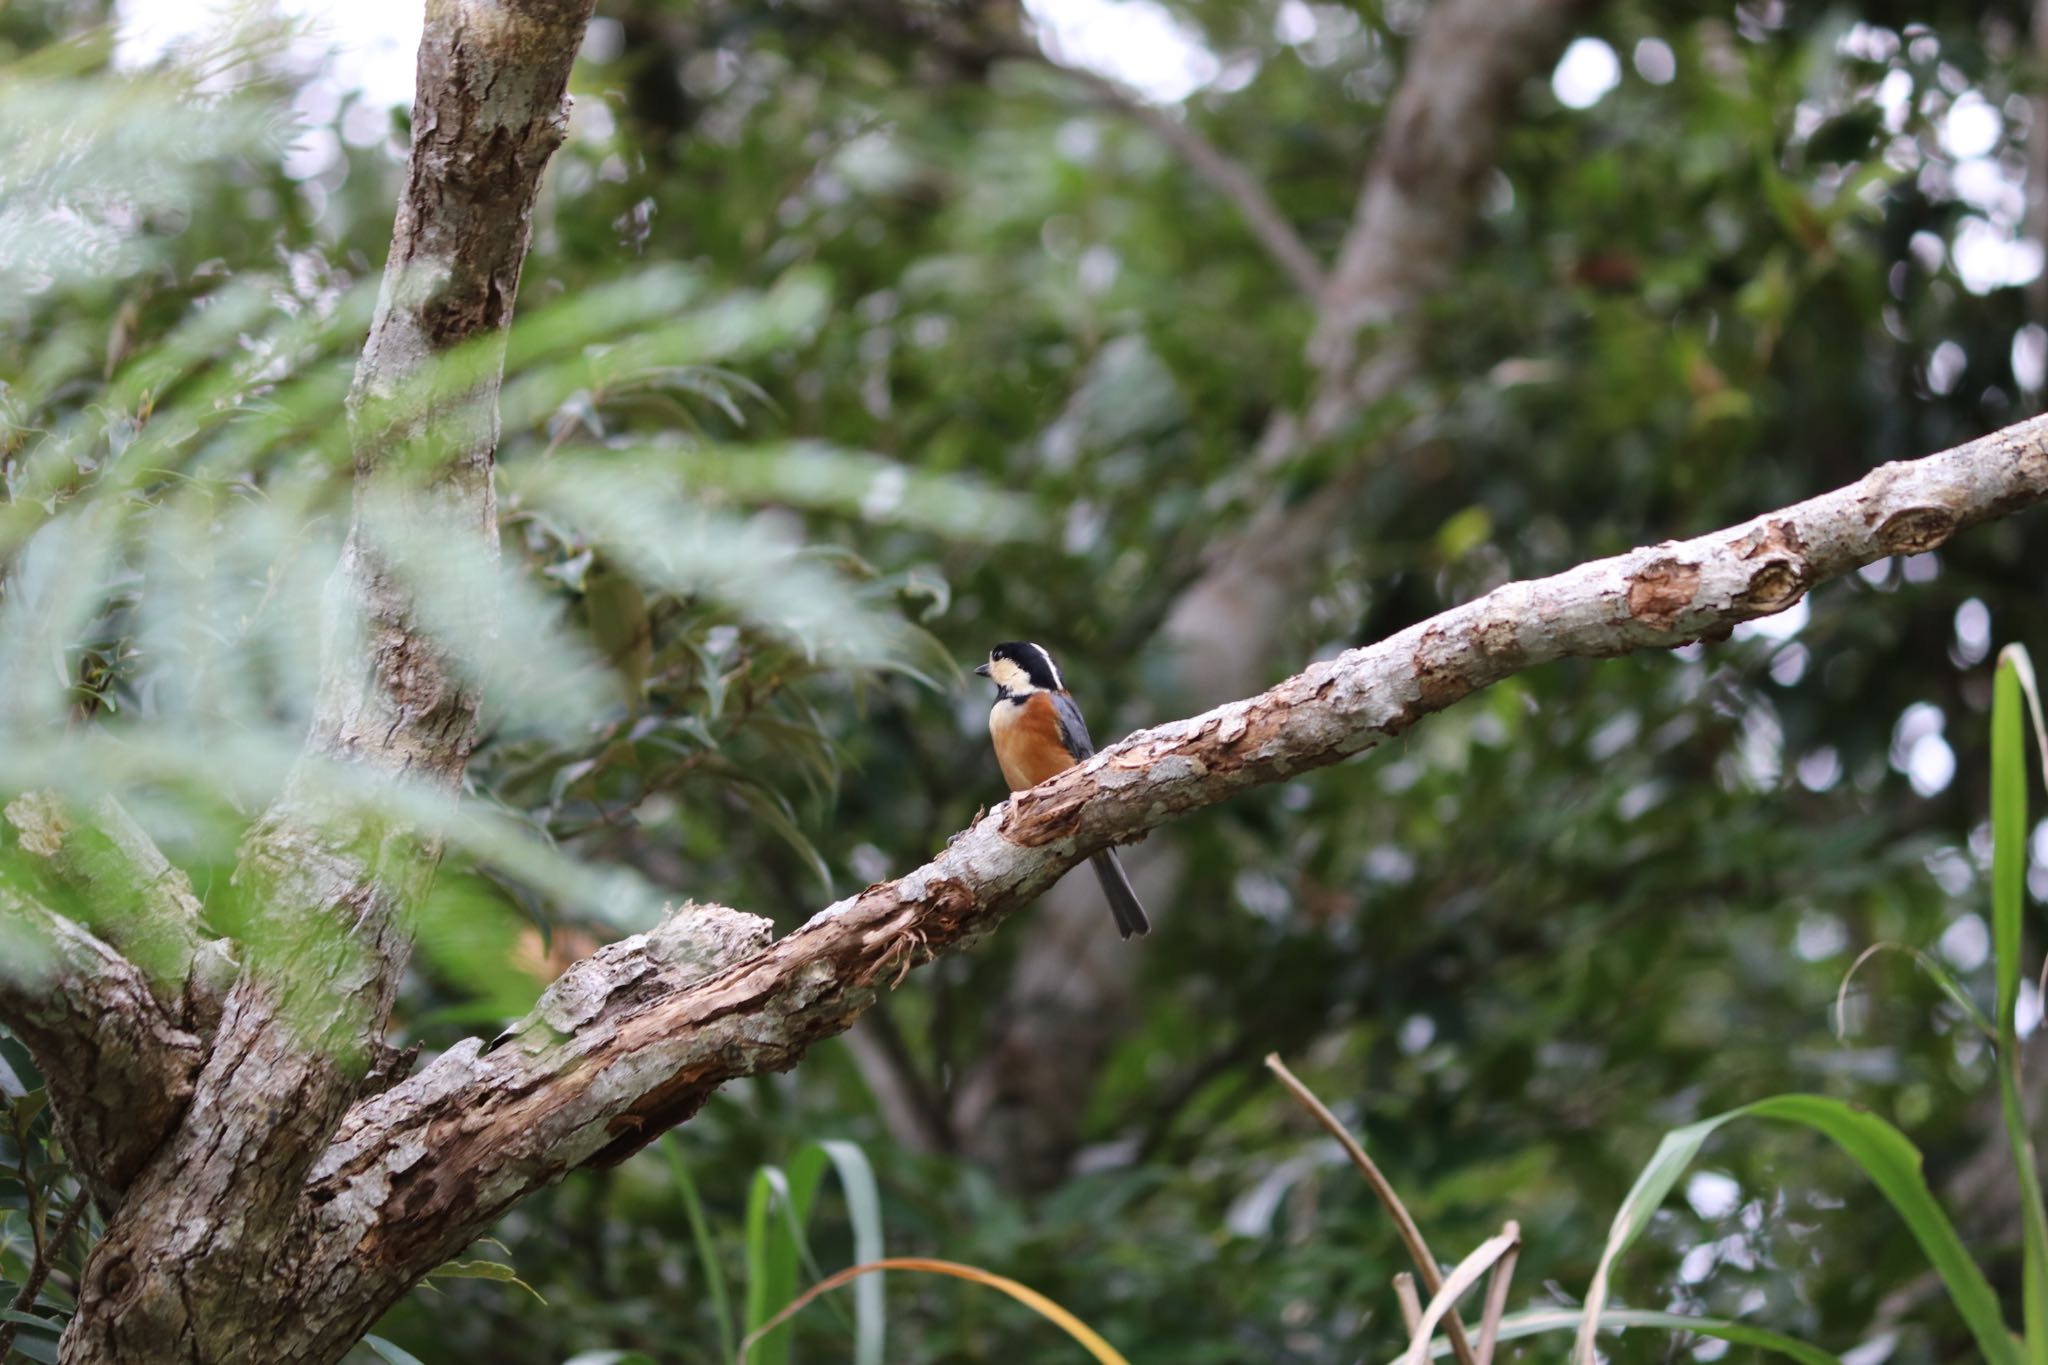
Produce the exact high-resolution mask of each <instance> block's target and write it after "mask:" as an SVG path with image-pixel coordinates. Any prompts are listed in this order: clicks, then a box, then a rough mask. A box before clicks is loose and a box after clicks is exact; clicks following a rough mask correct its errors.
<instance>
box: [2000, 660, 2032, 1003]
mask: <svg viewBox="0 0 2048 1365" xmlns="http://www.w3.org/2000/svg"><path fill="white" fill-rule="evenodd" d="M2025 724H2026V721H2025V719H2024V718H2023V716H2022V715H2021V712H2020V680H2019V670H2018V668H2017V667H2015V666H2014V664H2013V662H2012V660H2011V659H2010V658H2009V657H2007V655H2005V654H2001V655H2000V657H1999V661H1998V678H1997V683H1996V685H1995V687H1994V689H1993V692H1992V700H1991V840H1992V853H1991V943H1992V948H1993V950H1994V952H1995V953H1996V955H1997V960H1998V1016H1997V1017H1998V1032H1999V1036H2000V1037H2001V1038H2003V1037H2004V1035H2005V1031H2006V1029H2008V1028H2009V1027H2011V1025H2012V1019H2013V1010H2014V1008H2015V1007H2016V1006H2017V1005H2018V1003H2019V994H2020V912H2021V909H2022V907H2023V906H2024V905H2025V903H2026V891H2027V751H2026V735H2025V732H2024V731H2023V730H2022V728H2021V727H2022V726H2024V725H2025Z"/></svg>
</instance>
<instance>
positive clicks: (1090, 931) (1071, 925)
mask: <svg viewBox="0 0 2048 1365" xmlns="http://www.w3.org/2000/svg"><path fill="white" fill-rule="evenodd" d="M1589 8H1591V6H1590V4H1589V3H1586V0H1506V2H1505V3H1500V2H1497V0H1448V2H1447V3H1444V4H1438V5H1434V6H1432V7H1431V8H1430V9H1429V11H1428V14H1427V16H1426V17H1425V19H1424V20H1423V24H1422V28H1421V31H1420V33H1419V34H1418V35H1417V37H1416V40H1415V44H1414V47H1413V49H1412V50H1411V51H1410V52H1409V54H1408V57H1407V61H1406V65H1405V68H1404V70H1403V73H1402V79H1401V85H1400V88H1399V90H1398V91H1397V92H1396V94H1395V97H1394V100H1393V104H1392V106H1391V108H1390V111H1389V113H1388V116H1387V119H1386V122H1385V124H1384V126H1383V127H1382V128H1381V129H1380V130H1379V135H1378V137H1377V139H1376V142H1375V146H1374V152H1373V157H1372V160H1371V163H1370V165H1369V166H1368V168H1367V170H1366V174H1365V176H1364V178H1363V180H1362V181H1361V184H1360V187H1359V192H1358V199H1357V203H1356V206H1355V208H1354V210H1353V213H1352V217H1351V221H1350V224H1349V226H1348V227H1347V228H1346V230H1345V233H1344V238H1343V245H1342V247H1341V249H1340V252H1339V255H1338V260H1337V264H1336V266H1335V267H1334V269H1333V270H1332V271H1331V272H1330V274H1329V276H1328V279H1327V281H1326V283H1325V284H1324V285H1323V287H1321V288H1320V289H1319V291H1318V294H1317V313H1316V321H1315V323H1314V326H1313V330H1312V333H1311V336H1310V337H1309V338H1308V341H1307V347H1306V349H1307V353H1308V356H1309V359H1310V361H1311V364H1312V366H1313V368H1314V372H1315V376H1316V377H1315V381H1314V388H1313V390H1312V392H1311V394H1310V395H1309V397H1308V398H1307V400H1306V401H1305V402H1304V403H1303V405H1302V406H1301V407H1300V408H1299V409H1297V410H1291V411H1289V410H1283V411H1280V412H1277V413H1275V414H1274V416H1273V417H1272V418H1271V419H1270V420H1269V421H1268V423H1267V425H1266V427H1265V430H1264V431H1263V433H1262V434H1261V435H1260V437H1259V440H1258V442H1257V444H1256V446H1255V447H1254V448H1253V450H1252V451H1251V452H1250V453H1249V454H1248V456H1247V458H1246V460H1245V461H1244V464H1243V465H1242V466H1241V468H1240V469H1239V471H1238V473H1237V476H1236V484H1237V486H1238V488H1239V490H1240V492H1242V493H1246V494H1257V495H1258V496H1259V497H1260V499H1261V500H1259V501H1257V502H1255V503H1254V504H1253V506H1252V508H1251V510H1250V512H1249V514H1248V516H1247V518H1246V520H1245V522H1244V523H1243V525H1242V526H1241V528H1240V529H1239V530H1238V531H1237V532H1236V533H1234V534H1230V535H1226V536H1223V537H1221V538H1219V540H1218V542H1217V544H1216V545H1215V546H1213V547H1212V549H1211V550H1210V553H1209V556H1208V562H1207V564H1206V566H1205V567H1204V568H1203V570H1202V572H1201V573H1200V574H1199V575H1197V576H1196V578H1195V579H1194V580H1193V581H1192V582H1191V583H1189V584H1188V585H1187V586H1186V587H1185V588H1183V589H1182V590H1181V592H1180V594H1179V595H1178V596H1177V597H1176V598H1175V599H1174V602H1173V604H1172V606H1171V607H1170V608H1169V609H1168V611H1167V614H1166V617H1165V620H1164V621H1163V623H1162V624H1161V627H1160V630H1159V633H1158V636H1157V638H1156V641H1155V643H1154V648H1156V649H1157V650H1159V651H1160V652H1161V653H1162V654H1163V656H1164V660H1165V663H1166V667H1165V669H1164V670H1163V676H1164V677H1165V679H1166V680H1167V682H1168V685H1169V687H1170V688H1171V689H1172V690H1171V692H1170V693H1169V695H1170V697H1171V698H1172V699H1173V701H1175V702H1176V703H1178V704H1179V705H1181V706H1185V707H1192V708H1200V707H1206V706H1213V705H1215V704H1216V703H1218V702H1220V701H1223V700H1225V699H1227V698H1230V697H1237V696H1243V695H1244V694H1245V693H1247V692H1250V691H1251V690H1253V689H1254V688H1256V687H1258V686H1259V685H1260V683H1261V682H1263V681H1264V680H1265V679H1266V678H1268V677H1270V676H1271V668H1272V664H1271V660H1272V659H1273V658H1274V657H1275V656H1276V655H1277V654H1279V653H1280V652H1281V651H1280V650H1279V647H1278V646H1279V642H1280V640H1281V639H1282V638H1283V634H1284V632H1285V631H1287V630H1288V629H1289V628H1290V623H1291V622H1292V621H1293V620H1294V619H1295V614H1294V612H1293V610H1292V604H1293V603H1294V602H1295V601H1296V600H1297V598H1298V597H1299V596H1300V593H1301V588H1302V584H1303V582H1304V580H1305V579H1306V577H1307V575H1308V574H1309V573H1310V572H1311V571H1312V570H1313V567H1314V566H1316V565H1318V564H1321V563H1324V562H1326V559H1327V551H1328V547H1329V544H1330V541H1331V538H1332V536H1333V535H1334V534H1335V533H1336V532H1337V530H1338V529H1339V528H1340V527H1341V526H1342V525H1343V524H1344V522H1345V521H1346V519H1347V518H1348V516H1349V514H1350V512H1351V509H1352V508H1353V507H1354V505H1355V503H1356V500H1357V498H1358V496H1359V494H1360V493H1361V492H1362V491H1363V489H1364V488H1365V486H1366V485H1367V483H1368V482H1369V481H1370V480H1371V478H1372V477H1373V475H1374V474H1375V473H1377V472H1378V471H1379V470H1380V468H1381V460H1382V457H1383V456H1384V454H1385V452H1384V450H1383V449H1381V448H1379V447H1378V446H1374V445H1370V444H1367V443H1364V442H1360V443H1358V444H1357V445H1356V447H1355V448H1354V449H1353V450H1352V451H1351V452H1350V454H1349V455H1348V456H1347V457H1346V458H1345V460H1344V461H1343V462H1342V463H1341V464H1340V466H1339V467H1338V469H1337V471H1336V473H1335V474H1334V475H1333V476H1332V477H1331V479H1330V480H1329V481H1328V482H1327V483H1326V484H1325V485H1324V486H1323V487H1321V488H1319V489H1317V490H1316V491H1314V492H1313V493H1311V494H1309V495H1308V496H1307V497H1305V498H1299V499H1298V500H1296V499H1294V498H1293V497H1292V496H1291V495H1290V494H1288V493H1282V494H1277V495H1276V494H1271V493H1268V492H1267V491H1266V490H1269V489H1270V488H1271V487H1272V486H1273V484H1274V478H1273V476H1274V474H1275V472H1276V471H1278V470H1279V469H1281V468H1283V467H1285V466H1286V465H1288V464H1289V463H1290V462H1291V461H1293V460H1295V459H1296V458H1298V457H1299V456H1300V455H1302V454H1303V453H1305V452H1307V451H1309V450H1311V449H1313V448H1315V447H1316V446H1318V445H1321V444H1323V443H1326V442H1330V441H1332V440H1334V439H1337V438H1338V436H1339V434H1340V433H1341V432H1343V431H1344V430H1345V428H1347V427H1349V426H1350V425H1352V424H1353V423H1355V422H1356V421H1357V420H1358V419H1359V417H1360V415H1361V414H1363V413H1364V412H1366V411H1367V410H1368V409H1369V408H1371V407H1372V406H1373V405H1374V404H1376V403H1378V402H1380V401H1382V400H1383V399H1386V398H1388V397H1390V396H1391V395H1393V394H1394V393H1395V392H1396V391H1397V390H1398V389H1399V388H1400V386H1401V384H1402V383H1403V382H1404V381H1405V380H1406V378H1407V377H1408V376H1410V375H1412V374H1413V373H1414V372H1415V369H1416V366H1417V364H1418V362H1419V361H1420V359H1421V356H1422V353H1423V337H1422V332H1421V330H1420V329H1419V328H1417V327H1414V326H1412V325H1409V324H1410V323H1411V322H1412V320H1413V318H1414V317H1415V315H1416V314H1417V313H1418V312H1419V310H1420V307H1421V305H1422V304H1423V303H1424V302H1425V301H1426V300H1427V299H1428V298H1429V297H1430V296H1431V295H1432V294H1433V293H1434V292H1435V291H1436V289H1437V288H1439V287H1440V285H1441V284H1442V282H1443V281H1444V280H1445V279H1447V278H1448V277H1449V275H1450V273H1451V271H1452V269H1453V266H1454V264H1455V262H1456V261H1457V259H1458V257H1459V255H1460V254H1461V252H1462V249H1463V245H1464V241H1465V238H1466V236H1467V234H1468V232H1469V230H1470V227H1471V222H1472V219H1473V217H1474V216H1475V215H1476V213H1477V211H1478V206H1479V202H1480V196H1481V193H1482V191H1483V189H1484V186H1485V180H1486V176H1487V174H1488V173H1489V171H1490V170H1491V169H1492V166H1493V162H1494V156H1495V152H1496V149H1497V148H1498V146H1499V143H1500V139H1501V136H1502V134H1503V131H1504V130H1505V129H1506V127H1507V126H1508V124H1509V122H1510V116H1511V114H1512V112H1513V109H1514V105H1515V101H1516V100H1517V99H1518V97H1519V96H1520V94H1521V91H1522V90H1523V87H1524V86H1525V85H1526V84H1527V82H1528V81H1529V79H1530V78H1531V77H1532V76H1533V75H1535V74H1536V73H1538V72H1540V71H1542V70H1545V69H1547V68H1548V66H1549V64H1550V63H1551V62H1552V61H1553V60H1555V58H1556V55H1557V51H1558V49H1559V47H1560V46H1561V45H1562V43H1563V38H1564V35H1565V32H1566V26H1567V24H1568V22H1569V21H1570V20H1571V18H1572V17H1573V16H1574V15H1575V14H1577V13H1579V12H1581V11H1583V10H1586V9H1589ZM1125 862H1126V865H1127V868H1128V871H1129V872H1130V875H1131V877H1132V879H1133V882H1134V883H1135V885H1136V886H1137V888H1138V891H1139V894H1140V895H1141V897H1143V898H1144V899H1145V900H1146V901H1147V903H1148V904H1152V905H1155V906H1159V907H1162V908H1163V909H1164V910H1165V913H1167V914H1168V915H1170V914H1171V907H1172V904H1173V902H1174V899H1175V895H1176V890H1177V886H1178V882H1179V877H1180V870H1179V860H1178V858H1177V856H1176V854H1175V851H1174V850H1173V848H1172V847H1171V845H1170V843H1169V842H1167V841H1160V842H1156V843H1152V844H1148V845H1146V846H1144V847H1143V848H1140V849H1136V850H1134V851H1133V852H1132V853H1131V854H1130V855H1129V856H1128V857H1127V858H1126V859H1125ZM1048 904H1049V913H1048V914H1047V916H1046V917H1045V921H1044V922H1043V923H1042V924H1041V925H1040V926H1039V928H1038V930H1037V932H1035V933H1034V934H1033V935H1032V937H1031V938H1030V939H1029V940H1028V941H1027V942H1026V943H1025V945H1024V947H1023V948H1022V949H1021V950H1020V952H1019V955H1018V960H1017V965H1016V967H1015V969H1014V971H1013V973H1012V979H1011V986H1010V992H1009V1008H1008V1009H1007V1010H1006V1011H1005V1014H1004V1017H1005V1021H1006V1022H1005V1025H1004V1027H1003V1030H1002V1032H1001V1033H1000V1035H999V1036H998V1037H997V1038H996V1039H994V1040H993V1041H992V1043H991V1045H990V1046H989V1047H988V1048H987V1049H986V1051H985V1053H984V1055H983V1060H982V1061H981V1063H980V1064H979V1065H977V1066H976V1067H975V1068H974V1070H973V1071H972V1072H971V1073H970V1074H969V1075H968V1076H967V1077H966V1078H965V1080H964V1081H963V1082H962V1084H961V1085H960V1087H959V1089H958V1092H957V1097H956V1102H955V1105H954V1115H955V1119H954V1126H955V1127H956V1128H957V1129H958V1130H959V1131H960V1132H961V1133H962V1134H963V1135H964V1136H965V1137H967V1139H968V1142H969V1147H970V1150H972V1151H974V1152H975V1153H976V1154H977V1155H978V1156H980V1157H981V1158H982V1159H983V1160H984V1161H986V1162H987V1163H988V1164H990V1165H992V1166H994V1167H996V1168H998V1169H1001V1170H1004V1171H1007V1172H1009V1173H1010V1174H1011V1176H1012V1178H1015V1179H1020V1180H1021V1181H1022V1182H1023V1183H1024V1184H1026V1185H1037V1184H1043V1183H1045V1182H1047V1181H1049V1180H1053V1179H1056V1178H1057V1177H1058V1174H1059V1172H1060V1171H1061V1170H1062V1169H1063V1168H1064V1166H1065V1164H1066V1161H1067V1158H1068V1156H1069V1154H1070V1153H1071V1151H1072V1147H1073V1143H1074V1139H1075V1134H1076V1133H1077V1132H1078V1130H1079V1125H1080V1121H1081V1115H1082V1113H1083V1111H1084V1109H1085V1107H1086V1105H1087V1103H1088V1097H1089V1096H1090V1095H1091V1094H1092V1093H1093V1084H1092V1081H1093V1078H1094V1076H1095V1074H1096V1072H1097V1071H1098V1070H1099V1068H1100V1067H1101V1064H1102V1061H1103V1059H1104V1058H1105V1057H1106V1056H1107V1054H1108V1049H1109V1047H1110V1046H1111V1045H1112V1043H1113V1041H1114V1040H1115V1039H1116V1038H1117V1037H1118V1036H1119V1034H1120V1032H1121V1024H1120V1020H1121V1019H1122V1018H1123V1016H1124V1013H1125V1002H1126V1001H1127V1000H1128V998H1129V995H1130V991H1131V988H1132V983H1133V981H1134V974H1135V972H1136V970H1137V965H1138V960H1137V958H1136V957H1135V955H1133V954H1131V953H1127V952H1121V951H1119V947H1120V945H1118V944H1115V943H1111V942H1108V941H1106V940H1104V939H1103V937H1102V936H1101V935H1100V934H1098V933H1095V932H1094V927H1095V921H1096V919H1097V918H1099V915H1100V908H1099V906H1098V905H1097V904H1096V901H1095V898H1094V895H1093V893H1092V892H1091V891H1088V890H1087V889H1086V888H1082V887H1079V886H1078V885H1077V886H1076V887H1074V888H1072V889H1066V888H1063V889H1061V890H1059V891H1056V892H1054V893H1053V895H1052V896H1051V897H1050V898H1049V902H1048Z"/></svg>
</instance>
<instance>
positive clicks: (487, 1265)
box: [427, 1261, 547, 1304]
mask: <svg viewBox="0 0 2048 1365" xmlns="http://www.w3.org/2000/svg"><path fill="white" fill-rule="evenodd" d="M427 1278H428V1279H430V1280H496V1281H497V1282H498V1283H500V1284H516V1285H518V1286H519V1287H520V1288H521V1289H524V1290H525V1291H526V1292H527V1293H529V1294H531V1295H533V1297H534V1298H536V1299H538V1300H540V1302H541V1303H542V1304H546V1303H547V1299H546V1297H545V1296H543V1295H542V1294H541V1292H540V1291H539V1290H538V1289H535V1288H534V1287H533V1286H532V1285H530V1284H528V1283H527V1282H526V1281H524V1280H522V1279H520V1278H519V1272H518V1271H517V1270H515V1269H513V1268H512V1267H511V1266H509V1265H506V1264H505V1263H504V1262H502V1261H444V1262H442V1263H441V1264H440V1265H437V1266H435V1267H434V1268H433V1269H432V1270H429V1271H428V1272H427Z"/></svg>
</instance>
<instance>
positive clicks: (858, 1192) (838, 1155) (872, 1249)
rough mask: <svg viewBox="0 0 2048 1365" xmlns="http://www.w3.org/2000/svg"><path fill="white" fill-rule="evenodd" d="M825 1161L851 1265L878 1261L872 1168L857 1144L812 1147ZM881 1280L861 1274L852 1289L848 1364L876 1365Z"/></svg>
mask: <svg viewBox="0 0 2048 1365" xmlns="http://www.w3.org/2000/svg"><path fill="white" fill-rule="evenodd" d="M815 1145H816V1147H817V1148H818V1150H819V1151H821V1152H823V1153H824V1155H825V1156H826V1157H828V1158H830V1160H831V1162H832V1168H833V1171H834V1172H835V1173H836V1174H837V1175H838V1177H839V1187H840V1189H842V1190H844V1191H845V1192H846V1216H847V1221H849V1222H850V1223H852V1224H853V1259H854V1263H855V1264H856V1265H866V1264H868V1263H870V1262H873V1261H879V1260H881V1259H882V1258H883V1257H884V1256H885V1255H887V1253H886V1252H885V1251H884V1250H883V1249H882V1193H881V1190H880V1188H879V1187H878V1186H877V1185H876V1183H875V1168H874V1167H873V1166H871V1165H869V1164H868V1157H867V1153H865V1152H863V1151H862V1150H861V1149H860V1148H859V1146H858V1145H856V1144H854V1143H851V1142H846V1141H844V1140H842V1139H838V1138H827V1139H825V1140H824V1141H822V1142H819V1143H817V1144H815ZM882 1279H883V1277H882V1276H881V1275H879V1274H875V1275H864V1276H862V1277H861V1278H860V1279H858V1280H856V1281H854V1285H853V1323H854V1330H853V1360H854V1365H882V1343H883V1342H884V1341H885V1340H886V1339H887V1336H888V1328H889V1316H888V1299H887V1297H886V1296H885V1295H884V1294H883V1292H882V1289H883V1284H882Z"/></svg>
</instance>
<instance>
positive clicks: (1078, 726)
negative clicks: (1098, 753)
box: [1052, 692, 1095, 763]
mask: <svg viewBox="0 0 2048 1365" xmlns="http://www.w3.org/2000/svg"><path fill="white" fill-rule="evenodd" d="M1052 713H1053V714H1054V715H1055V716H1058V717H1059V721H1060V742H1061V743H1062V744H1065V745H1066V746H1067V752H1068V753H1070V754H1072V755H1073V756H1074V761H1075V762H1076V763H1079V762H1080V761H1081V760H1082V759H1084V758H1092V757H1093V756H1094V754H1095V741H1094V740H1092V739H1090V738H1088V722H1087V721H1085V720H1082V719H1081V708H1080V707H1078V706H1076V705H1075V704H1074V699H1073V698H1072V697H1070V696H1068V695H1067V694H1066V693H1064V692H1055V693H1053V694H1052Z"/></svg>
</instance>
